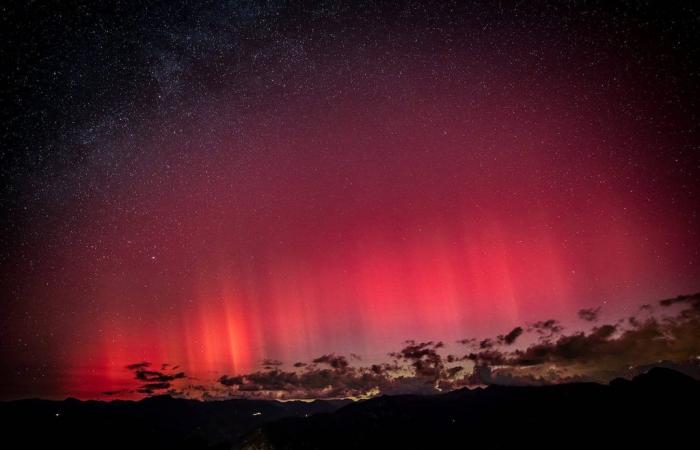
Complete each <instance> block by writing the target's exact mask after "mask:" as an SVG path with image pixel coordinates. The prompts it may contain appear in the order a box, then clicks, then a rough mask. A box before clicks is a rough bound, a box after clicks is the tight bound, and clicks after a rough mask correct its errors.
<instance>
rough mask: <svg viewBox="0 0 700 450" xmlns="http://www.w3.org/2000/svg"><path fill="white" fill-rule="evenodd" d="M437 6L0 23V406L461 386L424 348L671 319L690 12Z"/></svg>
mask: <svg viewBox="0 0 700 450" xmlns="http://www.w3.org/2000/svg"><path fill="white" fill-rule="evenodd" d="M464 3H468V4H467V5H465V4H462V2H450V1H435V2H432V1H421V2H419V1H396V2H381V1H357V2H339V1H337V2H336V1H315V2H305V1H303V2H287V1H275V0H270V1H265V2H257V1H203V2H190V1H181V0H175V1H167V2H153V1H140V2H124V1H114V2H99V4H88V3H87V2H76V1H68V2H61V4H60V5H59V4H57V3H52V2H42V1H39V2H31V3H27V4H20V3H18V4H15V5H5V6H3V7H2V14H1V15H0V16H1V17H0V20H1V21H2V28H3V29H4V30H6V31H5V32H3V36H4V37H3V41H4V42H3V44H2V60H3V61H4V64H3V68H2V84H3V85H4V86H5V87H3V88H2V89H3V96H2V97H3V104H4V105H5V106H3V120H2V123H3V125H2V141H3V145H2V151H1V152H0V158H1V164H0V171H1V172H2V197H1V198H0V202H1V203H0V205H1V207H2V214H1V215H0V219H1V223H0V225H1V232H2V236H3V237H2V242H1V243H0V264H2V267H1V269H2V270H1V273H0V288H1V292H2V303H1V304H0V346H1V348H0V357H1V358H2V359H1V361H2V364H1V366H2V368H1V369H0V370H1V371H2V373H1V375H0V397H2V398H19V397H36V396H39V397H50V398H63V397H66V396H76V397H79V398H103V397H104V396H105V395H108V394H105V393H111V394H112V395H113V396H114V395H116V396H118V397H126V398H131V397H133V396H138V395H141V394H150V393H153V392H156V393H158V392H162V391H163V390H165V389H170V388H172V387H173V384H174V383H176V382H177V383H181V382H184V381H183V380H187V382H188V383H189V386H190V388H191V389H190V391H197V392H210V391H209V390H207V389H209V388H208V386H209V385H210V383H212V382H213V383H215V384H217V386H218V387H217V388H221V389H228V390H230V389H231V388H232V387H234V388H235V389H239V390H244V389H243V387H246V388H247V390H248V391H250V392H257V391H261V390H264V391H265V392H267V391H269V390H270V389H262V388H260V389H257V391H256V389H255V386H257V387H260V386H266V384H265V383H267V382H268V381H269V380H268V379H267V378H265V379H263V378H264V377H268V378H269V375H270V373H273V374H282V375H283V374H291V373H293V372H287V370H292V364H293V363H295V362H299V364H298V365H297V369H299V370H304V371H305V372H303V374H302V375H294V376H296V377H297V378H295V380H296V381H294V383H296V384H295V389H297V388H299V385H300V383H301V382H300V381H299V379H300V378H299V377H302V378H303V377H304V376H306V377H307V378H305V380H307V381H308V380H311V379H312V378H313V380H311V382H312V384H313V385H314V386H316V387H319V386H320V387H321V388H323V386H325V385H326V384H329V382H328V380H326V381H323V382H319V381H318V380H317V378H318V377H317V376H318V375H319V373H320V374H321V375H323V374H324V373H326V374H327V372H323V371H324V370H327V371H331V372H333V374H335V375H333V376H336V375H338V374H340V375H342V376H343V377H345V376H347V375H348V373H349V371H355V372H352V373H351V374H350V375H351V376H353V377H358V376H360V375H361V373H360V372H361V370H360V369H354V368H351V367H350V366H351V364H350V363H352V362H357V364H360V362H361V364H365V365H367V364H373V365H375V367H376V369H375V370H374V372H373V373H374V374H375V375H377V374H378V375H377V376H384V375H383V372H382V374H379V372H381V370H385V369H386V370H389V368H390V364H394V363H396V362H397V361H398V362H403V363H406V364H407V366H408V367H409V368H413V369H415V375H416V376H419V375H420V376H422V375H426V374H427V375H428V378H430V377H433V376H434V375H435V371H433V372H431V373H428V371H426V370H424V369H426V366H425V364H426V361H427V364H428V366H429V367H428V368H432V369H436V370H437V371H438V372H439V374H438V375H437V377H438V378H439V379H440V380H438V381H441V380H442V381H444V378H445V377H446V376H447V375H445V373H447V372H449V368H448V366H447V361H448V360H449V359H452V361H449V362H453V361H457V360H464V361H467V362H468V363H469V364H470V365H471V366H473V367H474V370H473V372H471V377H472V381H474V380H473V377H475V376H477V375H481V378H480V380H476V381H479V382H483V381H484V378H485V376H486V377H487V378H488V376H493V374H494V373H495V372H493V369H492V368H491V367H490V366H489V367H488V368H486V369H485V367H486V364H487V363H489V362H490V363H494V361H492V360H491V361H487V360H488V358H487V356H488V355H484V354H479V355H480V356H479V355H477V356H474V357H472V358H468V357H460V356H453V355H452V354H450V355H448V356H445V355H443V356H440V358H443V359H440V360H439V364H437V363H436V361H437V360H436V359H435V358H436V356H434V355H436V354H437V353H438V352H443V351H444V352H445V353H449V352H448V350H449V347H450V345H461V344H455V343H456V342H457V341H460V340H462V341H463V342H462V344H465V345H472V344H470V342H472V341H467V340H465V339H467V338H475V339H476V340H475V341H473V342H477V343H479V342H481V343H484V342H485V344H484V345H483V346H482V345H480V344H478V345H476V347H478V348H480V349H481V350H487V349H490V348H491V347H492V346H493V345H511V344H513V343H514V341H515V339H519V335H520V334H521V333H523V334H524V336H525V337H524V338H520V339H526V340H525V341H524V343H525V344H527V343H528V342H530V343H534V342H536V341H537V339H540V340H541V342H540V344H537V345H546V344H551V345H552V346H554V345H555V344H556V343H557V342H559V341H557V339H560V340H561V339H565V338H571V337H572V336H579V337H580V336H581V335H580V334H574V335H567V336H563V337H561V338H555V337H554V335H552V334H547V333H550V332H551V331H552V328H553V327H552V326H551V324H552V323H554V322H552V323H550V326H549V328H548V326H547V325H546V323H547V322H545V321H546V320H555V319H556V323H558V324H562V325H561V327H563V328H565V329H567V330H572V331H571V332H572V333H573V332H574V330H577V329H578V328H577V327H579V328H581V329H583V328H584V327H585V326H588V325H589V324H593V322H596V321H599V320H600V321H607V322H610V323H612V324H613V325H609V326H611V327H613V328H612V329H609V328H605V326H604V325H601V324H598V325H595V326H594V328H593V329H592V330H591V331H590V334H585V333H584V334H583V338H584V339H589V340H590V341H591V342H594V343H595V345H600V342H603V341H605V342H608V341H609V340H611V339H620V340H621V339H623V338H625V336H626V335H625V334H624V333H629V332H632V331H635V330H636V331H638V332H641V331H640V330H641V328H640V327H642V325H640V322H638V320H639V319H638V318H636V317H637V316H634V315H635V314H637V312H638V311H640V308H641V310H642V311H648V310H651V309H652V307H651V306H650V305H651V304H655V305H656V308H657V309H658V308H662V309H663V308H664V307H669V308H671V307H675V306H678V305H679V304H690V305H691V309H692V307H695V310H697V305H698V300H697V298H695V297H682V298H681V300H678V301H667V302H666V303H660V304H656V303H654V302H658V301H659V300H662V299H667V300H668V299H672V298H676V296H678V295H681V294H692V293H693V292H697V291H698V290H700V236H699V233H700V226H699V225H698V205H700V191H699V190H698V187H697V180H698V178H699V175H700V154H699V153H698V147H699V145H700V135H699V132H700V130H699V129H698V123H700V121H699V120H698V111H699V109H698V98H700V96H699V95H698V94H699V93H698V86H700V79H699V77H700V71H699V69H700V64H698V56H699V55H698V46H697V45H696V43H697V42H698V29H699V28H698V26H697V23H698V17H699V14H700V9H698V7H697V5H693V4H692V2H689V3H687V4H684V3H683V2H673V4H672V5H669V4H665V2H621V3H619V4H616V5H610V4H609V2H604V1H574V2H567V3H562V4H558V5H551V4H547V3H545V2H537V1H536V2H478V1H477V2H464ZM679 298H680V297H679ZM659 305H660V306H659ZM582 311H583V312H582ZM645 314H646V313H645ZM679 317H681V316H679ZM688 317H689V313H687V311H686V313H685V316H684V320H685V319H688ZM623 319H624V320H626V321H627V322H626V323H627V326H628V327H631V328H629V329H624V330H623V329H622V328H620V327H621V326H622V325H619V324H620V323H621V322H619V320H623ZM632 319H634V321H633V320H632ZM691 319H692V320H697V318H696V317H692V318H691ZM691 319H688V320H691ZM645 320H652V319H645ZM679 320H680V319H679ZM538 321H539V322H538ZM616 321H618V322H616ZM635 321H637V322H635ZM686 325H687V323H686V322H683V325H682V326H686ZM591 326H593V325H591ZM679 327H681V325H679ZM518 328H520V332H516V330H517V329H518ZM554 328H555V329H554V333H555V334H556V333H558V332H561V329H556V327H554ZM543 330H544V331H543ZM547 330H549V331H547ZM689 330H690V331H689V332H690V333H691V340H690V343H691V344H694V346H692V348H693V350H692V351H695V350H696V348H697V345H696V344H697V340H698V339H697V337H695V338H692V333H694V332H695V331H697V330H700V328H689ZM666 331H667V332H668V330H666ZM687 331H688V329H686V328H678V329H675V328H674V329H673V330H672V332H678V333H679V335H680V333H681V332H683V333H685V332H687ZM509 332H510V333H514V336H515V337H514V338H513V337H512V336H513V335H511V334H510V333H509ZM505 333H509V334H505ZM528 333H529V335H531V336H530V338H529V339H530V341H527V339H528V338H527V336H528ZM667 334H668V333H667ZM509 336H511V337H509ZM695 336H697V335H695ZM626 337H627V338H630V337H633V336H629V335H627V336H626ZM489 339H491V340H489ZM407 340H410V341H408V342H406V341H407ZM473 342H472V343H473ZM519 342H520V340H519ZM586 342H588V343H591V342H589V341H586ZM533 345H536V344H533ZM605 345H607V344H605ZM402 346H403V348H402ZM684 348H687V346H686V347H684ZM397 349H401V350H399V351H397ZM659 351H661V350H659ZM692 351H691V352H690V353H687V352H686V353H684V354H683V355H684V357H686V356H689V355H691V354H692ZM390 352H391V353H392V355H387V354H388V353H390ZM525 354H527V351H526V350H525ZM339 355H346V356H342V357H341V356H339ZM349 355H353V356H349ZM472 355H474V353H472ZM501 356H502V355H501ZM520 356H521V357H522V354H521V355H520ZM653 356H654V358H657V357H659V355H658V354H654V355H653ZM391 358H393V359H391ZM460 358H461V359H460ZM509 358H510V359H509ZM514 358H515V357H514V356H513V355H511V356H509V357H506V358H505V359H502V360H499V361H500V362H501V363H504V364H505V363H508V364H514V363H513V361H515V359H514ZM647 359H648V358H647ZM304 361H305V362H304ZM387 361H394V363H391V362H387ZM504 361H505V362H504ZM518 361H520V360H518ZM628 362H629V361H626V363H628ZM634 362H635V363H637V362H638V363H640V364H641V363H645V362H648V361H647V360H641V359H640V360H634ZM306 364H311V366H307V365H306ZM430 364H432V366H430ZM436 364H437V365H436ZM438 366H439V367H438ZM309 367H311V368H309ZM323 367H326V369H324V368H323ZM368 367H369V366H368ZM572 367H573V366H572ZM282 368H284V370H283V369H282ZM304 368H305V369H304ZM380 368H383V369H381V370H380ZM477 369H479V370H480V371H479V370H477ZM363 370H364V369H363ZM464 370H465V371H466V372H470V370H471V367H465V368H464ZM440 371H442V372H440ZM368 373H369V372H368ZM455 373H456V372H455ZM243 374H257V375H256V376H257V377H258V378H255V376H251V377H249V378H244V377H242V375H243ZM362 374H365V372H362ZM282 375H280V376H282ZM365 375H366V374H365ZM448 375H449V376H450V377H451V376H452V375H453V374H452V373H450V374H448ZM531 375H532V374H529V375H528V376H531ZM571 375H575V373H574V372H567V376H571ZM290 376H291V375H290ZM538 376H540V378H538V379H542V377H541V374H539V375H538ZM314 377H316V378H314ZM341 378H342V377H341ZM465 379H466V377H465ZM212 380H214V381H212ZM216 380H218V381H216ZM333 380H335V381H338V378H333ZM333 380H331V381H332V382H330V384H333V382H335V381H333ZM343 380H345V378H343ZM343 380H341V381H342V382H345V381H343ZM430 380H432V381H431V383H433V384H432V385H431V386H433V385H435V380H436V378H434V377H433V378H430ZM277 381H279V380H277ZM277 381H275V382H277ZM384 381H386V380H384ZM384 381H382V382H384ZM487 381H488V380H487ZM339 382H340V381H339ZM465 382H466V381H465ZM135 383H142V384H143V383H146V384H148V385H149V386H145V385H142V386H141V388H135V387H134V386H135ZM294 383H292V384H294ZM314 383H315V384H314ZM319 383H320V384H319ZM324 383H325V384H324ZM302 384H303V383H302ZM438 384H439V383H438ZM144 386H145V387H144ZM370 387H371V386H370ZM375 387H376V386H375ZM371 388H372V387H371ZM273 390H274V389H273ZM297 390H298V389H297ZM367 390H371V389H369V388H368V389H365V391H367ZM360 391H361V390H360ZM217 392H219V391H217ZM226 392H228V391H226ZM226 392H224V394H226ZM295 392H296V391H295ZM324 392H325V393H326V394H327V393H328V390H326V391H324ZM337 392H338V391H333V393H335V394H337ZM358 392H359V391H357V392H355V391H353V395H354V394H357V393H358ZM363 392H364V391H363ZM229 393H230V392H229ZM359 393H362V392H359ZM297 394H298V392H296V393H295V395H297ZM307 394H308V391H306V394H299V395H300V396H304V395H306V396H322V395H323V393H319V391H318V390H314V391H313V392H312V394H308V395H307Z"/></svg>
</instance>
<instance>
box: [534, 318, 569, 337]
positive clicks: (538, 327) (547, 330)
mask: <svg viewBox="0 0 700 450" xmlns="http://www.w3.org/2000/svg"><path fill="white" fill-rule="evenodd" d="M563 330H564V327H563V326H562V325H561V323H559V321H558V320H554V319H548V320H542V321H539V322H535V323H533V324H531V325H530V326H528V329H527V331H530V332H535V333H537V334H539V335H540V336H541V337H542V338H543V339H551V338H553V337H554V336H555V335H558V334H559V333H561V332H562V331H563Z"/></svg>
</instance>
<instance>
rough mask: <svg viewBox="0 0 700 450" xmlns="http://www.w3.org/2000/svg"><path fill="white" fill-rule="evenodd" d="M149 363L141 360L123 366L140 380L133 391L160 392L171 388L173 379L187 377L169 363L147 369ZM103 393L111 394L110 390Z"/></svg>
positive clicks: (143, 392) (142, 392)
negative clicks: (158, 368)
mask: <svg viewBox="0 0 700 450" xmlns="http://www.w3.org/2000/svg"><path fill="white" fill-rule="evenodd" d="M151 366H152V365H151V363H150V362H148V361H141V362H138V363H134V364H129V365H127V366H126V367H125V368H126V369H127V370H129V371H131V372H133V374H134V379H135V380H137V381H138V382H140V385H139V386H138V387H137V388H136V390H135V391H134V392H138V393H141V394H147V395H151V394H155V393H161V391H164V390H170V389H172V388H173V383H172V382H173V381H175V380H184V379H186V378H187V375H186V374H185V372H175V370H176V369H178V368H179V366H177V365H176V366H172V365H171V364H167V363H165V364H161V370H160V371H158V370H149V368H150V367H151ZM104 395H113V393H111V392H105V393H104Z"/></svg>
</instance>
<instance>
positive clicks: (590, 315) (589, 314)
mask: <svg viewBox="0 0 700 450" xmlns="http://www.w3.org/2000/svg"><path fill="white" fill-rule="evenodd" d="M599 315H600V307H598V308H586V309H581V310H579V312H578V316H579V318H580V319H582V320H585V321H586V322H595V321H596V320H598V316H599Z"/></svg>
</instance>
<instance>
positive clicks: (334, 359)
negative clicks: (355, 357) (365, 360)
mask: <svg viewBox="0 0 700 450" xmlns="http://www.w3.org/2000/svg"><path fill="white" fill-rule="evenodd" d="M313 362H314V363H316V364H328V365H329V366H331V367H332V368H334V369H338V370H345V369H347V367H348V366H349V365H350V363H349V362H348V360H347V358H345V357H344V356H336V355H334V354H330V355H323V356H319V357H318V358H316V359H314V360H313Z"/></svg>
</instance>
